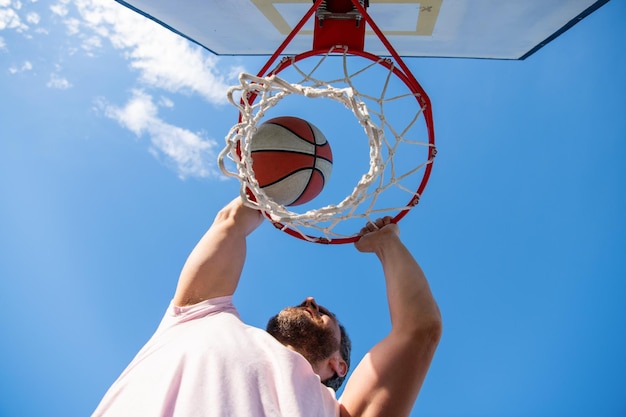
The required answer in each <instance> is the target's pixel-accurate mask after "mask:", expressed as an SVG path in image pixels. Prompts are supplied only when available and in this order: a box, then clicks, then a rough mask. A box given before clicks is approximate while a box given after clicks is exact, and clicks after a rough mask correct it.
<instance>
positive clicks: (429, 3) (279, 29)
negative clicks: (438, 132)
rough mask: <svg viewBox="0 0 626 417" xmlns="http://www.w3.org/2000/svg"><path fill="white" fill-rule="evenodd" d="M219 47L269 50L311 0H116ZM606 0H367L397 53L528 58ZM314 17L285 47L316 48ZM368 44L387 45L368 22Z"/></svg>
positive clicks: (221, 50)
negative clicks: (313, 40)
mask: <svg viewBox="0 0 626 417" xmlns="http://www.w3.org/2000/svg"><path fill="white" fill-rule="evenodd" d="M117 1H118V2H119V3H121V4H123V5H125V6H127V7H129V8H131V9H133V10H135V11H137V12H138V13H141V14H143V15H145V16H146V17H148V18H150V19H152V20H154V21H156V22H158V23H160V24H162V25H163V26H165V27H167V28H169V29H171V30H173V31H174V32H176V33H178V34H180V35H181V36H184V37H186V38H188V39H190V40H191V41H193V42H195V43H197V44H199V45H201V46H202V47H204V48H206V49H207V50H209V51H211V52H213V53H215V54H217V55H271V54H272V53H274V51H275V50H276V48H277V47H278V46H279V45H280V44H281V42H282V41H283V40H284V39H285V37H286V36H287V35H288V34H289V32H290V31H291V29H292V28H293V27H294V26H295V25H296V24H297V23H298V22H299V21H300V19H301V18H302V16H304V14H305V13H306V11H307V10H308V9H309V8H310V7H311V6H312V1H311V0H128V1H123V0H117ZM607 2H608V0H551V1H546V0H370V1H369V7H368V9H367V10H368V13H369V15H370V16H371V17H372V19H373V21H374V22H376V24H377V25H378V26H379V27H380V29H382V31H383V32H384V33H385V35H386V37H387V38H388V39H389V41H390V42H391V44H392V45H393V46H394V47H395V49H396V51H397V52H398V54H399V55H400V56H403V57H410V56H419V57H454V58H487V59H525V58H527V57H528V56H530V55H532V54H533V53H534V52H536V51H537V50H539V49H540V48H542V47H543V46H545V45H546V44H547V43H549V42H550V41H552V40H553V39H555V38H556V37H558V36H559V35H560V34H562V33H564V32H565V31H567V30H568V29H569V28H571V27H572V26H573V25H575V24H576V23H578V22H579V21H580V20H582V19H583V18H585V17H586V16H587V15H589V14H590V13H592V12H593V11H595V10H596V9H598V8H599V7H601V6H602V5H603V4H605V3H607ZM313 26H314V22H313V19H311V21H310V22H308V23H307V25H305V26H304V28H303V30H302V31H300V33H299V34H298V35H297V36H296V37H295V38H294V39H293V41H292V42H291V43H290V44H289V45H288V47H287V49H285V51H284V53H285V54H297V53H300V52H303V51H307V50H310V49H311V46H312V39H313V29H314V27H313ZM364 49H365V50H366V51H368V52H371V53H373V54H376V55H382V56H384V55H386V54H387V50H386V49H385V48H384V47H383V45H382V44H381V43H380V41H379V40H378V38H377V37H376V36H374V35H373V33H371V32H370V31H369V30H367V28H366V36H365V47H364Z"/></svg>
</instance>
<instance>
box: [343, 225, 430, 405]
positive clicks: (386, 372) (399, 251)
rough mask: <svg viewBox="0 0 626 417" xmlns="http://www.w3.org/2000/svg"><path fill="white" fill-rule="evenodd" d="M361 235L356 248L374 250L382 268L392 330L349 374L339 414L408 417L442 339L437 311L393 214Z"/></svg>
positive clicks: (372, 251)
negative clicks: (392, 221)
mask: <svg viewBox="0 0 626 417" xmlns="http://www.w3.org/2000/svg"><path fill="white" fill-rule="evenodd" d="M361 235H362V237H361V238H360V240H359V241H358V242H357V243H356V244H355V246H356V248H357V249H358V250H359V251H361V252H371V253H374V254H376V255H377V256H378V258H379V259H380V262H381V264H382V267H383V271H384V274H385V281H386V286H387V299H388V303H389V312H390V317H391V324H392V329H391V332H390V333H389V334H388V335H387V336H386V337H385V338H384V339H383V340H382V341H380V342H379V343H378V344H376V345H375V346H374V347H373V348H372V349H371V350H370V351H369V352H368V354H367V355H365V357H364V358H363V360H362V361H361V362H360V363H359V365H358V366H357V367H356V369H355V370H354V372H353V373H352V375H351V376H350V379H349V381H348V383H347V385H346V388H345V390H344V393H343V395H342V398H341V416H342V417H357V416H359V417H366V416H368V417H369V416H385V417H396V416H408V415H409V413H410V412H411V409H412V407H413V404H414V403H415V400H416V399H417V395H418V393H419V391H420V388H421V386H422V383H423V381H424V378H425V377H426V373H427V372H428V368H429V367H430V363H431V361H432V358H433V356H434V354H435V350H436V348H437V345H438V343H439V339H440V338H441V332H442V321H441V314H440V312H439V308H438V306H437V303H436V301H435V299H434V298H433V295H432V293H431V291H430V287H429V285H428V282H427V280H426V277H425V276H424V273H423V272H422V269H421V268H420V266H419V265H418V263H417V262H416V261H415V259H414V258H413V256H412V255H411V253H410V252H409V251H408V249H407V248H406V247H405V246H404V244H403V243H402V241H401V240H400V237H399V229H398V226H397V225H396V224H392V223H391V218H389V217H385V218H383V219H379V220H377V221H376V224H371V223H370V224H368V226H367V227H365V228H364V229H362V230H361Z"/></svg>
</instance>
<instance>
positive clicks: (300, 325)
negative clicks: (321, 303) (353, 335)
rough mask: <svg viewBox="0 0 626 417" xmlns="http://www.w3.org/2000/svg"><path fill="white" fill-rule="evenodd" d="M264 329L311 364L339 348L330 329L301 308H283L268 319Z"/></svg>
mask: <svg viewBox="0 0 626 417" xmlns="http://www.w3.org/2000/svg"><path fill="white" fill-rule="evenodd" d="M266 330H267V332H268V333H269V334H271V335H272V336H274V338H275V339H276V340H278V341H279V342H280V343H282V344H283V345H286V346H287V345H288V346H291V347H292V348H293V349H294V350H295V351H296V352H298V353H300V354H301V355H302V356H304V357H305V358H306V360H308V361H309V363H310V364H311V365H313V364H315V363H317V362H319V361H320V360H322V359H326V358H328V357H329V356H330V355H331V354H332V353H333V352H335V351H336V350H338V349H339V342H338V341H337V339H336V338H335V335H334V334H333V331H332V329H331V328H329V327H326V326H324V324H323V323H322V321H321V320H316V319H315V318H314V317H311V315H309V313H307V312H306V311H305V310H303V309H301V308H297V307H287V308H285V309H283V310H282V311H281V312H280V313H278V314H277V315H275V316H274V317H272V318H271V319H270V320H269V322H268V323H267V328H266Z"/></svg>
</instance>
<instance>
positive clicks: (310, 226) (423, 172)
mask: <svg viewBox="0 0 626 417" xmlns="http://www.w3.org/2000/svg"><path fill="white" fill-rule="evenodd" d="M279 73H281V76H280V77H279V76H278V74H279ZM287 78H289V79H290V80H292V81H291V82H289V81H287ZM294 80H295V82H294ZM239 82H240V84H239V85H237V86H233V87H231V88H230V89H229V91H228V99H229V101H230V102H231V103H232V104H233V105H234V106H236V107H237V108H238V110H239V114H240V116H239V122H238V123H237V124H235V125H234V126H233V127H232V128H231V130H230V131H229V133H228V135H227V136H226V147H225V148H224V149H223V150H222V152H221V153H220V155H219V158H218V162H219V165H220V168H221V169H222V171H223V172H224V174H225V175H228V176H231V177H235V178H237V179H238V180H239V181H240V182H241V190H240V192H241V195H242V198H243V200H244V201H245V202H246V204H247V205H249V206H250V207H253V208H255V209H259V210H262V211H263V212H264V213H265V216H266V217H267V218H268V219H270V220H271V221H272V222H273V223H274V224H275V225H276V227H278V228H280V229H281V230H283V231H285V232H287V233H289V234H291V235H293V236H296V237H299V238H302V239H305V240H309V241H312V242H317V243H348V242H353V241H355V240H357V239H358V231H359V230H360V229H361V227H363V226H364V224H365V223H366V222H367V221H374V220H375V219H377V218H379V217H382V216H392V217H393V218H394V221H398V220H400V218H402V217H403V216H404V215H405V214H406V213H407V212H408V210H409V209H410V208H411V207H413V206H415V205H416V204H417V203H418V202H419V199H420V196H421V193H422V191H423V189H424V187H425V186H426V182H427V180H428V177H429V175H430V170H431V166H432V162H433V159H434V157H435V154H436V150H435V145H434V131H433V127H432V113H431V109H430V102H429V99H428V97H427V95H426V93H425V92H424V91H423V90H422V89H421V87H420V86H419V84H417V82H416V81H414V78H413V77H412V76H408V75H407V74H406V73H405V72H404V71H402V69H400V68H398V66H397V65H396V64H395V62H394V61H393V60H392V59H390V58H380V57H378V56H375V55H371V54H369V53H366V52H362V51H359V52H358V53H356V54H355V55H353V54H352V53H351V52H349V51H348V48H347V47H333V48H331V49H330V50H327V51H323V52H320V51H310V52H307V53H304V54H300V55H296V56H293V57H285V58H283V59H282V60H281V61H280V62H279V64H278V65H277V66H276V68H275V69H274V70H273V71H271V72H270V73H269V75H267V76H254V75H250V74H246V73H243V74H241V75H240V77H239ZM294 97H296V98H298V99H300V100H305V101H306V103H307V104H306V105H305V106H306V107H305V108H308V107H309V106H310V105H311V104H312V103H316V104H319V103H320V102H322V103H323V104H322V105H323V109H324V111H322V112H320V113H316V112H315V111H314V110H309V113H308V114H305V115H304V117H303V118H305V119H307V120H309V121H311V115H312V114H321V113H328V109H329V102H328V100H324V99H329V100H332V101H333V102H335V103H339V104H340V105H341V106H338V107H341V108H342V109H344V110H346V109H347V110H348V111H349V112H350V113H351V114H352V115H353V116H354V118H356V121H357V123H358V126H360V128H358V132H357V133H350V134H348V135H344V136H342V137H340V138H335V137H333V132H334V131H336V130H337V129H338V127H343V126H344V125H345V124H346V123H347V122H346V120H347V119H346V117H345V116H343V117H342V118H341V119H339V120H338V121H337V120H326V122H328V126H327V127H325V126H324V124H323V123H321V124H320V123H319V122H318V121H313V123H314V124H316V125H317V126H318V127H320V128H321V130H322V131H323V132H324V133H325V135H326V136H327V138H328V140H329V142H330V144H331V146H332V148H333V154H336V153H337V150H338V149H340V148H343V149H346V150H347V154H348V155H349V157H348V159H350V157H352V158H358V152H357V149H358V148H359V147H361V148H364V146H366V149H367V155H368V156H365V155H364V156H365V158H361V160H360V162H363V159H365V160H367V158H369V164H365V163H364V162H363V171H364V172H363V171H361V172H362V173H360V174H358V175H360V176H357V177H356V178H355V181H356V184H354V183H353V184H352V185H351V186H350V187H349V188H350V189H351V190H350V189H347V192H346V193H347V196H346V197H343V198H339V199H337V201H336V202H331V203H329V204H323V205H322V206H321V207H309V206H304V207H303V208H304V211H303V212H295V211H291V210H290V209H289V208H287V207H285V206H283V205H280V204H277V203H276V202H275V201H273V200H272V199H271V198H269V197H268V196H267V194H266V193H265V192H264V191H263V189H262V188H261V187H260V186H259V183H258V181H257V180H256V178H255V175H254V171H253V170H252V157H251V149H250V142H251V138H252V137H253V136H254V134H255V133H256V131H257V127H258V126H259V125H260V123H262V121H263V119H264V118H265V117H270V116H273V112H275V111H276V106H277V105H278V104H279V103H285V108H287V110H285V113H287V114H293V113H294V111H296V109H299V108H301V107H302V106H299V105H298V104H297V103H299V102H298V101H296V102H295V103H296V105H294V101H293V99H294ZM318 99H322V100H318ZM287 101H289V102H290V104H286V103H287ZM287 106H288V107H287ZM278 107H282V106H278ZM331 113H333V115H334V114H335V113H336V112H333V111H331ZM326 117H327V116H324V118H326ZM340 117H341V116H340ZM352 121H354V120H352ZM338 125H339V126H338ZM355 126H356V125H355ZM334 159H335V161H334V167H333V178H331V180H330V181H329V184H327V185H326V187H325V189H324V191H323V192H322V194H321V195H323V194H324V193H325V192H326V188H331V185H332V184H333V182H335V181H340V180H343V179H345V177H346V176H348V175H347V174H345V173H342V171H340V172H339V173H336V171H337V170H338V168H339V167H340V166H341V164H345V163H347V164H348V166H350V170H349V171H351V172H354V170H353V169H352V164H356V162H354V161H352V160H350V161H342V160H340V158H338V157H337V156H335V158H334ZM355 161H356V159H355ZM357 165H358V164H357ZM337 176H339V177H341V178H336V177H337ZM321 195H320V196H321ZM344 195H345V194H344ZM318 199H319V197H318V198H316V199H314V200H313V202H312V203H309V204H313V203H316V202H318ZM318 203H319V202H318Z"/></svg>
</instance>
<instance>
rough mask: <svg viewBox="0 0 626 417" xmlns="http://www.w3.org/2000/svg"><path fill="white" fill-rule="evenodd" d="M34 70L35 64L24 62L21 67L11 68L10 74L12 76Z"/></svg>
mask: <svg viewBox="0 0 626 417" xmlns="http://www.w3.org/2000/svg"><path fill="white" fill-rule="evenodd" d="M32 69H33V64H31V63H30V61H24V63H23V64H22V66H21V67H19V68H18V67H10V68H9V72H10V73H11V74H17V73H18V72H24V71H30V70H32Z"/></svg>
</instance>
